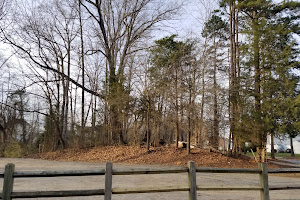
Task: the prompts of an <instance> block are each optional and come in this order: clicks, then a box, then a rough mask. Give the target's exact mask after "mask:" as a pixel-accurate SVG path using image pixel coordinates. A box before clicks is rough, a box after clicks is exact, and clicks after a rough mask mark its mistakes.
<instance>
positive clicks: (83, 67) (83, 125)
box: [78, 3, 85, 147]
mask: <svg viewBox="0 0 300 200" xmlns="http://www.w3.org/2000/svg"><path fill="white" fill-rule="evenodd" d="M78 6H79V11H78V12H79V26H80V47H81V52H80V54H81V56H80V58H81V78H82V86H83V87H84V85H85V80H84V78H85V73H84V70H85V63H84V40H83V27H82V26H83V24H82V17H81V3H79V4H78ZM84 116H85V112H84V90H82V92H81V131H80V132H81V133H80V138H81V146H82V147H84V143H85V142H84V141H85V139H84V127H85V120H84V118H85V117H84Z"/></svg>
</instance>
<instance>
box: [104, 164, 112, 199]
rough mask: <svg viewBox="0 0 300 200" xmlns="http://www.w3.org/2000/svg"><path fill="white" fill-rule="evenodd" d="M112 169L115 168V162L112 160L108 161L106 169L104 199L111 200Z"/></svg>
mask: <svg viewBox="0 0 300 200" xmlns="http://www.w3.org/2000/svg"><path fill="white" fill-rule="evenodd" d="M112 170H113V164H112V163H111V162H107V163H106V170H105V191H104V192H105V194H104V200H111V195H112Z"/></svg>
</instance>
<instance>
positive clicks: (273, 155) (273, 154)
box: [270, 133, 275, 159]
mask: <svg viewBox="0 0 300 200" xmlns="http://www.w3.org/2000/svg"><path fill="white" fill-rule="evenodd" d="M270 135H271V158H272V159H275V149H274V133H271V134H270Z"/></svg>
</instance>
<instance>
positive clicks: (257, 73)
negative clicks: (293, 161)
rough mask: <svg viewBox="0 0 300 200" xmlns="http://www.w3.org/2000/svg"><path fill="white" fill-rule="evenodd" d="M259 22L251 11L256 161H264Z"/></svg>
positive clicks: (255, 13) (264, 144)
mask: <svg viewBox="0 0 300 200" xmlns="http://www.w3.org/2000/svg"><path fill="white" fill-rule="evenodd" d="M258 27H259V24H258V16H257V12H256V11H253V19H252V29H253V50H254V55H253V65H254V98H255V110H256V113H255V115H256V116H255V123H256V127H258V128H256V129H255V131H256V133H255V134H256V135H257V136H258V140H259V141H258V145H259V146H258V155H259V157H258V161H259V162H266V156H265V154H266V151H265V148H266V134H265V133H264V132H263V131H262V130H260V127H261V125H262V122H261V69H260V58H259V57H260V53H259V52H260V51H259V29H258Z"/></svg>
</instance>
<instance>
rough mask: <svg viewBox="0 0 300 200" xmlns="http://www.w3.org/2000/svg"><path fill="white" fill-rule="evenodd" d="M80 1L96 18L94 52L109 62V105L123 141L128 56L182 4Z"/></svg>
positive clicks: (117, 134) (116, 138)
mask: <svg viewBox="0 0 300 200" xmlns="http://www.w3.org/2000/svg"><path fill="white" fill-rule="evenodd" d="M81 3H82V6H83V7H85V8H86V10H87V12H88V13H89V14H90V16H91V17H92V19H94V23H95V24H94V26H95V27H96V28H95V30H94V31H95V33H96V35H97V36H98V39H99V44H100V45H98V47H99V46H100V48H98V49H93V50H92V52H100V53H101V54H103V55H104V56H105V58H106V60H107V64H108V86H109V96H108V104H109V107H110V115H111V117H110V119H111V125H112V136H113V142H115V143H123V142H124V139H123V132H122V130H123V128H122V122H121V119H120V115H122V113H123V112H125V111H124V107H126V105H124V102H123V101H122V100H121V99H123V98H126V96H128V91H126V90H125V88H124V81H125V80H126V77H125V74H124V72H125V67H126V63H127V59H128V56H129V55H130V54H132V53H134V52H137V51H139V50H140V49H143V48H145V47H141V46H140V45H139V42H140V41H141V39H144V38H145V37H146V36H149V33H150V31H151V30H153V28H155V25H157V24H158V23H159V22H161V21H164V20H167V19H170V17H171V16H172V15H173V14H175V13H176V11H177V10H178V9H179V6H178V5H176V4H169V3H165V1H153V0H142V1H139V0H122V1H116V0H107V1H102V0H93V1H92V0H86V1H81ZM172 3H174V2H172ZM95 48H96V47H95ZM127 103H128V102H127ZM125 104H126V102H125Z"/></svg>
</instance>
